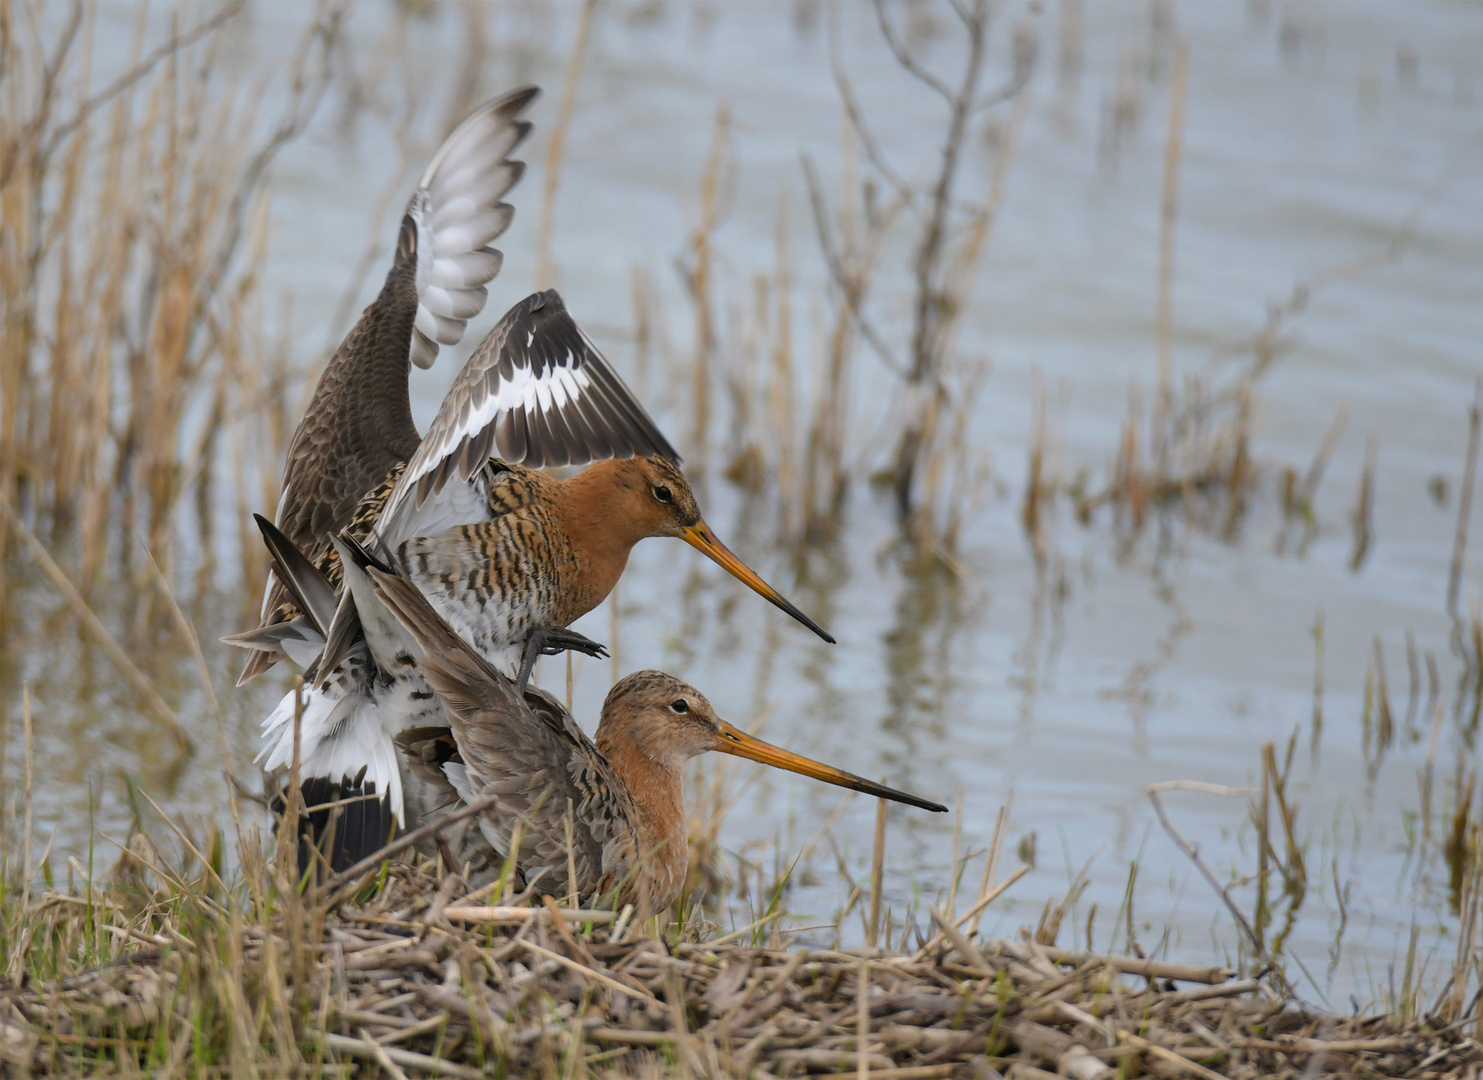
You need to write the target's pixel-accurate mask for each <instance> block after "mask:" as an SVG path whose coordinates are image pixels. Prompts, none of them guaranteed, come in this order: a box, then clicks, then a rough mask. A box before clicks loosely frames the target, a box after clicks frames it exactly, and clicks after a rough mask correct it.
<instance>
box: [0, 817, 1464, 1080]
mask: <svg viewBox="0 0 1483 1080" xmlns="http://www.w3.org/2000/svg"><path fill="white" fill-rule="evenodd" d="M178 837H179V840H180V844H181V850H182V852H183V859H182V860H179V861H172V860H170V859H169V858H168V857H167V855H166V854H165V852H164V851H163V850H162V849H161V847H158V846H156V845H155V844H153V843H151V842H150V841H149V840H148V839H146V838H145V837H144V836H143V835H142V834H137V835H135V836H134V837H133V838H131V839H130V841H129V842H128V844H127V845H126V850H125V854H124V855H123V857H122V859H121V860H120V863H119V866H118V868H117V869H116V870H115V872H114V874H113V876H112V878H111V879H110V880H107V881H106V882H96V883H95V882H92V881H91V880H89V879H88V876H87V874H86V873H85V872H84V868H82V867H80V866H79V867H76V869H77V871H78V877H79V878H80V879H82V880H81V881H80V882H79V881H74V882H73V883H72V884H71V886H70V887H68V888H66V889H63V888H61V887H60V886H58V887H56V888H52V889H48V890H47V891H45V892H44V893H42V894H41V895H39V896H37V897H36V898H35V899H34V900H27V899H26V898H24V897H23V896H21V895H18V894H17V893H15V892H8V893H7V894H6V896H5V898H4V903H3V907H0V915H3V924H0V925H3V931H4V935H3V945H4V947H5V952H4V955H5V957H6V958H7V962H8V964H9V967H8V978H7V980H6V985H5V986H4V988H3V994H0V997H3V1001H0V1059H3V1062H4V1068H5V1069H6V1070H7V1072H9V1073H21V1072H24V1073H26V1074H28V1075H52V1076H69V1075H97V1074H99V1073H109V1074H135V1073H149V1074H152V1075H160V1076H177V1075H178V1076H187V1075H228V1076H239V1075H240V1076H251V1075H279V1076H290V1075H294V1076H301V1075H302V1076H330V1075H335V1076H347V1075H375V1074H376V1073H377V1072H378V1071H380V1072H383V1073H384V1074H386V1075H389V1076H393V1077H395V1076H407V1077H412V1076H429V1077H431V1076H453V1077H475V1076H481V1075H489V1074H490V1073H491V1072H492V1073H494V1074H495V1075H521V1076H562V1077H569V1076H667V1075H675V1074H677V1073H678V1074H682V1075H690V1076H706V1077H723V1076H724V1077H738V1078H741V1077H749V1076H768V1075H771V1076H788V1075H798V1074H803V1073H819V1072H822V1073H839V1072H854V1073H856V1075H865V1074H867V1073H868V1074H871V1075H875V1076H878V1077H898V1078H905V1077H916V1078H922V1080H928V1078H934V1077H943V1078H946V1077H958V1076H961V1077H967V1076H997V1075H1000V1074H1001V1073H1006V1072H1007V1074H1008V1075H1010V1076H1021V1077H1038V1076H1041V1075H1052V1074H1053V1073H1051V1072H1048V1071H1045V1070H1054V1071H1055V1072H1058V1073H1059V1074H1060V1075H1069V1076H1075V1077H1082V1078H1086V1080H1092V1078H1097V1080H1100V1078H1103V1077H1108V1078H1110V1077H1113V1076H1119V1075H1120V1076H1130V1077H1131V1076H1141V1075H1154V1076H1160V1077H1171V1078H1172V1077H1179V1076H1205V1077H1208V1076H1224V1077H1247V1076H1251V1077H1255V1076H1274V1075H1276V1076H1297V1075H1320V1074H1325V1073H1327V1072H1344V1073H1346V1074H1349V1075H1356V1076H1392V1077H1400V1076H1415V1077H1422V1076H1427V1077H1437V1078H1440V1077H1453V1076H1464V1075H1472V1072H1470V1071H1469V1070H1475V1069H1477V1068H1478V1067H1479V1066H1480V1065H1483V1050H1480V1049H1479V1046H1478V1044H1477V1043H1476V1042H1473V1041H1472V1036H1473V1035H1474V1034H1475V1032H1474V1028H1475V1027H1476V1024H1477V1020H1476V1016H1475V1009H1476V1000H1475V999H1474V1000H1472V1001H1470V1000H1468V998H1467V990H1468V988H1469V987H1470V986H1471V983H1470V982H1469V981H1468V977H1470V976H1471V974H1472V972H1473V967H1472V964H1473V962H1472V960H1471V959H1466V960H1464V959H1460V960H1459V971H1460V972H1461V973H1462V974H1463V976H1464V978H1462V979H1460V980H1458V981H1456V982H1455V983H1454V984H1452V985H1449V986H1448V987H1447V988H1446V989H1445V991H1444V993H1443V995H1442V998H1441V999H1440V1000H1439V1004H1438V1008H1437V1009H1436V1010H1434V1011H1433V1012H1432V1013H1430V1014H1426V1015H1422V1014H1420V1013H1419V1012H1417V1011H1414V1010H1413V1012H1412V1013H1411V1014H1409V1015H1407V1016H1405V1017H1387V1016H1384V1015H1381V1016H1374V1017H1366V1018H1355V1017H1350V1018H1337V1017H1332V1016H1325V1015H1319V1014H1314V1013H1310V1012H1308V1011H1306V1010H1304V1009H1303V1008H1300V1007H1294V1006H1293V1005H1291V1004H1290V1003H1288V1002H1287V1001H1286V1000H1285V999H1284V998H1283V996H1282V995H1281V994H1279V993H1277V992H1276V991H1274V989H1273V988H1272V987H1271V986H1270V985H1269V984H1267V983H1266V982H1263V981H1262V980H1259V979H1253V978H1235V977H1234V976H1235V975H1236V973H1234V972H1232V971H1229V970H1226V969H1224V968H1220V967H1214V966H1198V965H1188V964H1180V963H1175V962H1171V961H1167V960H1162V959H1146V958H1143V957H1141V956H1118V955H1108V954H1099V953H1093V952H1086V951H1075V950H1067V949H1061V948H1057V947H1056V946H1055V945H1054V933H1053V932H1050V933H1042V934H1039V935H1036V936H1029V935H1028V933H1026V935H1025V936H1023V937H1021V938H1020V939H1018V940H991V941H984V940H978V939H977V934H976V926H977V921H978V918H979V917H981V915H982V912H983V910H984V908H985V907H987V906H988V904H989V903H991V902H992V900H993V899H994V898H995V897H997V896H999V895H1000V894H1002V892H1003V891H1004V889H1005V888H1007V887H1008V886H1009V885H1011V884H1013V882H1014V881H1015V880H1017V877H1018V874H1016V875H1011V876H1010V878H1008V879H1007V880H1006V881H1004V882H1001V883H997V884H996V883H994V882H992V879H991V877H990V875H988V874H986V875H985V879H984V887H983V889H982V890H981V892H980V895H979V897H978V900H977V901H976V902H974V903H972V904H970V905H968V906H967V907H965V908H964V910H963V911H962V913H960V914H955V913H953V911H952V909H951V907H949V909H948V911H947V913H945V914H944V913H942V912H939V911H938V910H937V908H935V907H933V908H930V910H929V912H928V914H927V918H929V919H930V921H929V922H927V923H926V926H925V928H917V929H915V935H916V947H915V948H911V949H908V948H906V947H905V946H904V945H902V946H898V947H893V946H891V945H889V944H885V945H883V946H882V947H880V948H874V949H864V950H858V949H840V948H837V947H836V948H825V949H820V948H806V947H805V948H801V949H800V948H789V947H787V946H788V934H787V933H786V931H781V932H780V931H778V930H777V919H776V918H775V917H772V916H765V917H764V918H763V919H761V920H759V921H758V923H757V924H754V925H751V926H745V927H742V928H739V929H738V930H734V931H731V932H729V933H719V932H718V931H717V930H716V929H714V928H712V927H707V926H705V925H702V924H697V923H692V922H678V923H667V922H665V921H663V920H660V921H658V922H655V921H648V922H645V923H643V924H637V923H635V922H634V920H633V918H632V910H631V909H624V910H623V911H619V912H614V911H611V910H596V909H580V908H573V907H564V906H562V905H563V904H564V903H567V902H568V901H566V900H561V899H558V898H554V897H549V896H548V897H538V896H517V895H511V890H510V887H509V884H508V878H506V877H503V876H502V877H501V878H500V879H497V880H496V881H494V882H492V883H490V885H488V886H486V887H484V888H481V889H477V890H473V889H470V888H469V886H468V885H466V884H465V883H464V882H463V881H462V879H461V878H460V877H459V876H458V875H457V874H456V873H445V872H444V871H443V869H441V868H440V866H439V863H438V861H437V860H436V859H433V860H427V859H423V858H420V857H416V856H413V857H411V858H410V860H403V859H401V858H397V859H393V860H391V861H390V862H389V863H383V864H382V865H381V867H380V869H379V870H376V869H375V868H373V869H372V872H371V874H370V876H369V877H368V878H364V879H363V880H364V881H365V882H366V884H364V885H363V886H361V887H359V888H358V889H356V886H355V883H354V882H353V881H352V882H348V883H346V884H347V886H348V887H349V888H350V889H352V890H354V891H352V892H351V893H350V894H349V895H347V894H346V892H345V890H343V889H342V890H339V891H338V892H337V895H338V896H340V897H341V898H342V899H340V900H339V901H336V900H332V899H326V898H325V897H326V896H327V895H328V893H327V891H326V890H324V889H319V890H315V891H313V892H311V893H307V894H303V895H301V894H300V893H299V891H298V890H296V889H294V888H293V887H292V886H291V884H290V883H291V881H292V880H293V872H292V868H291V867H285V866H282V865H279V864H278V863H276V862H274V861H273V860H270V859H268V858H266V857H265V855H264V853H263V849H262V846H261V840H260V838H259V837H258V835H257V833H256V831H255V830H250V829H249V830H247V831H246V833H244V834H243V838H242V840H241V841H240V848H239V851H238V860H239V867H240V869H239V871H238V872H237V873H236V874H230V873H229V872H228V871H227V870H226V869H225V868H224V864H225V861H226V860H225V858H224V841H223V838H222V835H221V834H220V833H219V832H212V833H210V834H209V835H207V836H202V837H194V836H192V835H191V834H190V833H189V831H187V830H185V829H179V830H178ZM198 841H200V842H198ZM284 850H286V851H287V852H289V853H290V854H289V857H290V858H291V857H292V854H291V853H292V851H293V845H285V847H284ZM1020 873H1023V870H1021V871H1020ZM1476 877H1477V874H1476V873H1475V874H1474V878H1475V879H1476ZM1470 888H1472V889H1473V890H1474V891H1476V888H1477V885H1476V881H1474V883H1473V884H1472V885H1470ZM1063 906H1064V905H1063ZM1471 925H1472V924H1471V922H1469V924H1468V926H1469V927H1471ZM764 935H766V936H770V937H771V938H772V939H773V944H772V945H771V946H767V947H764V946H763V945H762V944H761V943H760V939H761V938H762V937H763V936H764ZM1471 935H1472V931H1471V930H1469V931H1468V937H1467V938H1466V940H1465V942H1464V943H1460V945H1459V950H1458V951H1459V956H1460V957H1462V956H1463V955H1464V954H1467V955H1470V954H1471V952H1472V936H1471Z"/></svg>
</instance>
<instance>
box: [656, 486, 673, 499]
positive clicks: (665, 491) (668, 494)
mask: <svg viewBox="0 0 1483 1080" xmlns="http://www.w3.org/2000/svg"><path fill="white" fill-rule="evenodd" d="M654 498H656V499H658V500H659V501H660V502H662V503H672V502H674V501H675V493H674V492H673V491H671V490H669V488H667V487H665V486H664V485H663V484H660V485H659V486H658V487H656V488H655V489H654Z"/></svg>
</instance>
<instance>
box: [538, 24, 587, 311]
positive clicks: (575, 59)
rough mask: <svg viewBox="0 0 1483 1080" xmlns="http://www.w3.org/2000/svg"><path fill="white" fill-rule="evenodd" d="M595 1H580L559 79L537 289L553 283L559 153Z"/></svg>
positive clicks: (544, 193)
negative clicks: (553, 248) (552, 251)
mask: <svg viewBox="0 0 1483 1080" xmlns="http://www.w3.org/2000/svg"><path fill="white" fill-rule="evenodd" d="M596 10H597V0H583V3H582V7H581V10H580V11H579V12H578V14H577V31H576V37H575V40H574V41H573V42H572V48H571V52H570V53H568V54H567V60H566V74H565V75H564V76H563V78H562V82H561V104H560V106H559V107H558V108H557V111H556V124H555V126H554V127H552V129H551V141H550V142H549V143H547V144H546V183H545V186H544V187H543V188H542V189H541V219H540V225H539V227H538V229H537V231H536V288H538V289H549V288H550V287H551V286H552V285H554V284H555V283H556V282H555V273H556V272H555V266H554V262H553V260H552V256H551V233H552V229H553V228H554V226H555V221H556V187H557V183H558V182H559V181H560V179H561V155H562V151H563V150H564V149H565V147H566V133H567V130H568V129H569V128H570V127H571V122H572V113H573V112H574V111H575V110H576V107H577V86H578V84H579V83H580V82H581V79H582V64H583V62H584V61H585V60H586V58H587V40H588V38H589V37H590V36H591V33H592V17H593V15H594V13H595V12H596Z"/></svg>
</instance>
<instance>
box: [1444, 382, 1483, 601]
mask: <svg viewBox="0 0 1483 1080" xmlns="http://www.w3.org/2000/svg"><path fill="white" fill-rule="evenodd" d="M1480 406H1483V379H1480V380H1478V385H1477V387H1476V389H1475V390H1474V393H1473V403H1472V405H1471V406H1469V408H1468V448H1467V453H1466V455H1465V456H1464V458H1463V469H1462V487H1461V488H1459V489H1458V493H1457V532H1456V534H1455V538H1454V540H1453V543H1452V565H1451V567H1450V569H1449V571H1448V574H1447V614H1448V615H1450V616H1452V618H1453V620H1454V622H1460V621H1461V616H1460V615H1459V613H1458V610H1457V598H1458V595H1459V594H1460V593H1461V591H1462V572H1463V560H1464V557H1465V555H1466V553H1467V544H1468V518H1469V517H1471V516H1472V509H1473V477H1474V474H1475V473H1476V472H1477V468H1478V436H1479V426H1480V421H1479V416H1480Z"/></svg>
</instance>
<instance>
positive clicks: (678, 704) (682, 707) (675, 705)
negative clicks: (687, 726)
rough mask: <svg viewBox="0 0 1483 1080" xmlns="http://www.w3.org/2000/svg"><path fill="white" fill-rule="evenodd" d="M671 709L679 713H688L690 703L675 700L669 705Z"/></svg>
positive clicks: (679, 699)
mask: <svg viewBox="0 0 1483 1080" xmlns="http://www.w3.org/2000/svg"><path fill="white" fill-rule="evenodd" d="M669 707H670V708H671V709H673V710H674V711H675V712H677V713H687V712H689V711H690V703H689V702H688V701H686V700H685V699H684V698H675V699H674V700H673V701H671V702H670V703H669Z"/></svg>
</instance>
